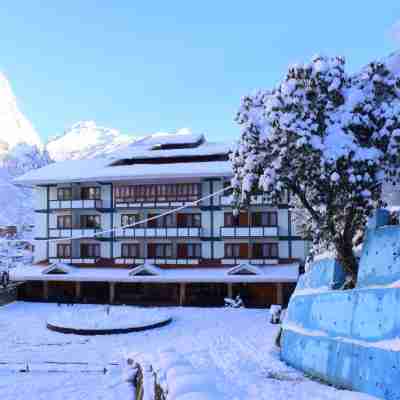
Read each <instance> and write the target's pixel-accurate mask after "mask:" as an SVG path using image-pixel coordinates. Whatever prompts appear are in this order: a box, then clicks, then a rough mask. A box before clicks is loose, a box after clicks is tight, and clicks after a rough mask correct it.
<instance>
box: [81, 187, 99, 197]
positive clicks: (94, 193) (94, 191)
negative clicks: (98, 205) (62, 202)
mask: <svg viewBox="0 0 400 400" xmlns="http://www.w3.org/2000/svg"><path fill="white" fill-rule="evenodd" d="M85 193H86V194H85ZM81 200H101V187H100V186H85V187H81Z"/></svg>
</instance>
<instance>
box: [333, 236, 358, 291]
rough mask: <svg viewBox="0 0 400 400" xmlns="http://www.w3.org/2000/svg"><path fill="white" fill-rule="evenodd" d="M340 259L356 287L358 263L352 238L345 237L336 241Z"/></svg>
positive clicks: (352, 284)
mask: <svg viewBox="0 0 400 400" xmlns="http://www.w3.org/2000/svg"><path fill="white" fill-rule="evenodd" d="M336 251H337V255H338V260H339V262H340V263H341V264H342V266H343V268H344V269H345V271H346V272H347V274H348V275H349V276H350V278H351V286H352V287H354V286H355V284H356V282H357V271H358V263H357V259H356V257H355V255H354V252H353V243H352V240H350V241H346V240H344V239H342V240H340V241H339V242H338V243H336Z"/></svg>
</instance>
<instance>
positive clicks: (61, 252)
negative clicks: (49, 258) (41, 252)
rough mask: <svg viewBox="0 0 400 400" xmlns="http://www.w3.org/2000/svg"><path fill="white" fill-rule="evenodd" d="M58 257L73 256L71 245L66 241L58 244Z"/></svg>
mask: <svg viewBox="0 0 400 400" xmlns="http://www.w3.org/2000/svg"><path fill="white" fill-rule="evenodd" d="M57 257H58V258H71V245H70V244H65V243H59V244H57Z"/></svg>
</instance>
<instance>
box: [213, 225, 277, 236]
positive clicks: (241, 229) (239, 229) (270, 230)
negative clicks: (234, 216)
mask: <svg viewBox="0 0 400 400" xmlns="http://www.w3.org/2000/svg"><path fill="white" fill-rule="evenodd" d="M220 235H221V237H229V238H244V237H254V238H257V237H271V236H278V227H277V226H232V227H231V226H222V227H221V228H220Z"/></svg>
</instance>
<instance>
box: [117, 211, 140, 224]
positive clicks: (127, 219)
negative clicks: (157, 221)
mask: <svg viewBox="0 0 400 400" xmlns="http://www.w3.org/2000/svg"><path fill="white" fill-rule="evenodd" d="M138 221H139V214H122V215H121V226H130V225H133V224H135V223H136V222H138ZM138 226H139V225H136V226H135V227H138Z"/></svg>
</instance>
